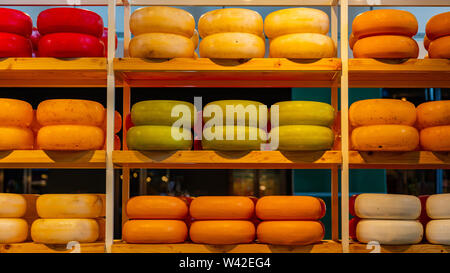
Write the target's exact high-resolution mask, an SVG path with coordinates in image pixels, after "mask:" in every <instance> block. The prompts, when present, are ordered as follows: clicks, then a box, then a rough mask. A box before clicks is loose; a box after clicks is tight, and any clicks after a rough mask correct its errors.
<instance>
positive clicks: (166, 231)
mask: <svg viewBox="0 0 450 273" xmlns="http://www.w3.org/2000/svg"><path fill="white" fill-rule="evenodd" d="M122 234H123V235H122V237H123V240H124V241H125V242H127V243H132V244H174V243H182V242H184V241H185V240H186V238H187V234H188V229H187V226H186V224H185V223H184V222H183V221H180V220H131V221H127V222H126V223H125V225H124V226H123V230H122Z"/></svg>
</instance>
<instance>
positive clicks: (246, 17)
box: [198, 8, 263, 55]
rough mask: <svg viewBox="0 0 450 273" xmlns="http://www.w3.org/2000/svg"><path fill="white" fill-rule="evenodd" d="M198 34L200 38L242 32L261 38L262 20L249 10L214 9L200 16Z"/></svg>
mask: <svg viewBox="0 0 450 273" xmlns="http://www.w3.org/2000/svg"><path fill="white" fill-rule="evenodd" d="M198 32H199V34H200V37H202V38H205V37H207V36H209V35H212V34H216V33H223V32H243V33H250V34H254V35H257V36H261V34H262V33H263V19H262V17H261V15H259V13H258V12H256V11H254V10H250V9H242V8H225V9H216V10H212V11H208V12H207V13H205V14H203V15H202V16H200V19H199V20H198ZM200 55H201V54H200Z"/></svg>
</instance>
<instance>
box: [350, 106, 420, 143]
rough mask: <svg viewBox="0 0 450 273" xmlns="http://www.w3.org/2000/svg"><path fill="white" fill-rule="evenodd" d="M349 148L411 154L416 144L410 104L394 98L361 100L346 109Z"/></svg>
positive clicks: (412, 112)
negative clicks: (349, 133) (349, 132)
mask: <svg viewBox="0 0 450 273" xmlns="http://www.w3.org/2000/svg"><path fill="white" fill-rule="evenodd" d="M349 118H350V123H351V126H352V127H354V129H353V131H352V133H351V143H352V146H353V149H355V150H357V151H413V150H415V149H416V148H417V146H418V145H419V132H418V131H417V129H416V128H414V127H413V125H414V123H415V121H416V108H415V106H414V104H412V103H410V102H407V101H403V100H396V99H369V100H361V101H357V102H355V103H353V104H352V105H351V106H350V110H349Z"/></svg>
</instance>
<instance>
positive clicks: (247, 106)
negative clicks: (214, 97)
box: [203, 100, 268, 128]
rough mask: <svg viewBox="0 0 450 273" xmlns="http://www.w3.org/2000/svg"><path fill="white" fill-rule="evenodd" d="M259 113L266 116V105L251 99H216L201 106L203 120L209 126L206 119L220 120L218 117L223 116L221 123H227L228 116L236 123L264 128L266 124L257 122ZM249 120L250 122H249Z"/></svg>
mask: <svg viewBox="0 0 450 273" xmlns="http://www.w3.org/2000/svg"><path fill="white" fill-rule="evenodd" d="M227 109H228V110H227ZM261 115H262V116H266V117H267V116H268V113H267V106H265V105H264V104H262V103H260V102H257V101H251V100H218V101H213V102H210V103H208V104H206V105H205V107H203V122H204V123H205V127H209V126H210V123H209V122H208V121H210V120H212V119H214V120H217V121H220V119H221V118H220V117H223V118H222V119H221V120H222V124H223V125H226V124H227V118H228V119H230V120H231V121H233V124H236V125H239V123H244V124H242V125H245V126H251V127H257V126H259V127H261V128H265V127H266V124H259V122H260V116H261ZM250 121H251V122H252V123H251V124H250ZM261 122H264V121H261ZM215 124H217V122H216V123H215ZM217 125H219V124H217Z"/></svg>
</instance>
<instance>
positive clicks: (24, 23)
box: [0, 8, 33, 38]
mask: <svg viewBox="0 0 450 273" xmlns="http://www.w3.org/2000/svg"><path fill="white" fill-rule="evenodd" d="M32 27H33V22H32V19H31V17H30V15H28V14H26V13H25V12H23V11H20V10H16V9H8V8H0V31H1V32H6V33H13V34H17V35H20V36H24V37H25V38H28V37H29V36H30V35H31V31H32Z"/></svg>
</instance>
